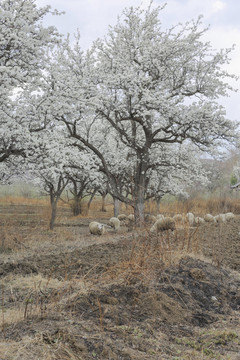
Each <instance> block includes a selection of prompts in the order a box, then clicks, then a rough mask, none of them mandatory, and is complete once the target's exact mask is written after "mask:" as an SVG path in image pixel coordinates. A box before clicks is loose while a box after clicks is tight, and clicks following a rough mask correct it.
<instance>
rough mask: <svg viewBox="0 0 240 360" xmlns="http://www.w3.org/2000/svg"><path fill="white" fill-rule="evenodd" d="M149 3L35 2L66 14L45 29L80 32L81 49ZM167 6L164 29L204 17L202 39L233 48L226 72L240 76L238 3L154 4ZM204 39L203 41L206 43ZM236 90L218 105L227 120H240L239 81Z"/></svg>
mask: <svg viewBox="0 0 240 360" xmlns="http://www.w3.org/2000/svg"><path fill="white" fill-rule="evenodd" d="M149 2H150V1H149V0H36V4H37V6H38V7H39V6H45V5H51V7H52V9H57V10H59V11H65V14H64V15H61V16H54V17H52V16H51V17H48V18H47V19H46V21H47V24H48V25H55V26H56V27H57V28H58V30H59V32H60V33H63V34H67V33H70V34H74V33H75V32H76V31H77V29H79V31H80V34H81V42H82V48H83V49H87V48H88V47H90V46H91V43H92V41H94V40H96V39H97V38H98V37H103V36H104V35H106V34H107V31H108V26H109V25H114V24H115V23H116V21H117V17H118V15H121V13H122V10H123V9H124V8H125V7H130V6H134V7H136V6H140V5H142V6H145V7H146V6H147V5H148V4H149ZM165 3H166V4H167V5H166V7H165V9H164V10H163V11H161V13H160V14H161V17H160V20H161V22H162V25H163V28H169V27H171V25H176V24H177V23H179V22H186V21H188V20H191V19H196V18H197V17H198V16H199V15H203V19H202V21H203V24H204V26H208V25H209V26H210V29H209V30H208V32H207V34H206V37H205V39H206V40H209V41H210V42H211V44H212V46H213V47H214V48H216V49H220V48H229V47H231V46H232V45H233V44H235V45H236V48H235V50H234V51H233V52H232V54H231V58H232V60H231V63H230V64H229V65H227V67H226V69H227V70H228V72H229V73H233V74H235V75H238V76H240V20H239V19H240V0H168V1H167V0H166V1H162V0H154V1H153V4H154V5H164V4H165ZM205 39H204V40H205ZM231 84H232V85H233V86H234V87H235V88H237V89H239V92H238V93H231V94H230V97H229V98H227V99H223V100H221V101H220V102H221V103H222V104H223V105H224V106H225V108H226V111H227V116H228V118H230V119H232V120H240V80H238V81H237V82H236V81H234V82H231Z"/></svg>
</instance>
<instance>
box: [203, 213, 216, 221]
mask: <svg viewBox="0 0 240 360" xmlns="http://www.w3.org/2000/svg"><path fill="white" fill-rule="evenodd" d="M204 220H205V221H206V222H214V216H213V215H211V214H206V215H205V216H204Z"/></svg>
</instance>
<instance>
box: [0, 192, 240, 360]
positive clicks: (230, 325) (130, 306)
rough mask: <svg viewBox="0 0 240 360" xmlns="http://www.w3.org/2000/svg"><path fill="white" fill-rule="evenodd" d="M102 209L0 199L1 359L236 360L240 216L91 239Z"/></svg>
mask: <svg viewBox="0 0 240 360" xmlns="http://www.w3.org/2000/svg"><path fill="white" fill-rule="evenodd" d="M99 208H100V205H99V203H98V202H95V203H94V204H93V208H92V210H90V212H89V214H88V215H82V216H78V217H73V216H72V214H71V211H70V208H69V207H68V206H66V205H64V206H60V207H59V210H58V217H57V220H56V226H55V229H54V230H53V231H50V230H48V219H49V213H50V209H49V207H48V204H47V203H46V202H44V201H42V202H41V201H39V200H32V199H26V200H23V199H20V200H18V201H17V199H14V198H12V199H7V200H4V201H2V202H1V206H0V223H1V227H0V242H1V254H0V274H1V299H0V301H1V339H0V341H1V345H0V359H4V360H9V359H24V360H28V359H29V360H30V359H61V360H64V359H126V360H128V359H129V360H130V359H239V353H240V326H239V306H240V290H239V284H240V276H239V271H240V255H239V251H240V249H239V241H240V234H239V231H240V216H239V215H236V217H235V219H233V220H231V221H229V222H228V223H226V224H221V223H220V224H217V225H215V224H202V225H199V226H198V227H193V228H190V227H177V229H176V230H175V231H174V232H172V233H171V232H170V233H168V232H166V233H162V234H160V235H159V236H154V235H152V234H151V235H150V233H149V224H146V226H145V227H144V229H140V230H139V229H137V228H136V229H132V230H131V231H128V230H129V229H128V228H127V227H126V226H123V227H121V230H120V231H119V232H118V233H114V232H113V231H112V230H111V229H108V231H107V232H106V233H105V234H104V235H103V236H101V237H98V236H93V235H90V234H89V230H88V224H89V222H90V221H91V220H92V219H98V220H99V221H101V222H102V223H106V224H107V221H108V219H109V217H111V216H112V205H111V204H108V205H107V212H105V213H102V212H100V211H99ZM163 210H164V211H165V212H167V211H168V212H169V213H171V211H173V209H172V208H170V207H165V208H164V209H163ZM128 211H129V209H128ZM202 211H203V209H202Z"/></svg>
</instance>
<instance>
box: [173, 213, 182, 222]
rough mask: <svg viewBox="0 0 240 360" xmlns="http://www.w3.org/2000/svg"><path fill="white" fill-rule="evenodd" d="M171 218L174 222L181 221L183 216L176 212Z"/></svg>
mask: <svg viewBox="0 0 240 360" xmlns="http://www.w3.org/2000/svg"><path fill="white" fill-rule="evenodd" d="M173 220H174V221H175V222H182V221H183V216H182V215H181V214H176V215H174V216H173Z"/></svg>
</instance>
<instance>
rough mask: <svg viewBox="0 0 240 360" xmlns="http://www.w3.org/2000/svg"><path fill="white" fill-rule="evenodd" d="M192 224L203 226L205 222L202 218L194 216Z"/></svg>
mask: <svg viewBox="0 0 240 360" xmlns="http://www.w3.org/2000/svg"><path fill="white" fill-rule="evenodd" d="M194 223H195V224H196V225H200V224H204V223H205V220H204V219H203V218H202V217H200V216H196V217H195V219H194Z"/></svg>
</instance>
